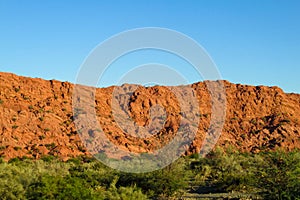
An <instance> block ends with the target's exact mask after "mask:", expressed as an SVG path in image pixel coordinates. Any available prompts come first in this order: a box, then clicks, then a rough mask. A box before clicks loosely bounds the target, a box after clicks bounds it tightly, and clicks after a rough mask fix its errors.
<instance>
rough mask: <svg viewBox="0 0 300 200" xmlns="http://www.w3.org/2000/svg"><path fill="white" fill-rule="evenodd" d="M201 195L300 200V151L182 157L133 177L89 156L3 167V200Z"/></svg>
mask: <svg viewBox="0 0 300 200" xmlns="http://www.w3.org/2000/svg"><path fill="white" fill-rule="evenodd" d="M190 188H193V189H191V191H190V192H195V193H226V192H232V191H234V192H239V193H252V194H257V195H259V196H260V197H261V198H264V199H300V191H299V188H300V151H299V150H298V151H293V152H282V151H276V152H264V153H258V154H250V153H239V152H235V151H230V150H227V151H226V152H224V151H222V150H216V151H214V152H212V153H210V154H209V155H207V157H206V158H200V157H199V156H198V155H192V156H189V157H182V158H180V159H178V160H177V161H176V162H175V163H173V164H171V165H170V166H168V167H166V168H164V169H162V170H158V171H154V172H151V173H141V174H130V173H123V172H120V171H117V170H113V169H111V168H108V167H106V166H105V165H103V164H102V163H101V162H99V161H97V160H95V159H92V158H87V157H78V158H73V159H70V160H69V161H67V162H63V161H60V160H59V159H57V158H55V157H51V156H49V157H44V158H43V159H40V160H30V159H26V158H23V159H12V160H10V161H9V162H1V163H0V195H1V199H124V200H126V199H168V198H171V197H173V198H179V197H180V196H182V195H184V193H186V192H187V191H188V190H189V189H190Z"/></svg>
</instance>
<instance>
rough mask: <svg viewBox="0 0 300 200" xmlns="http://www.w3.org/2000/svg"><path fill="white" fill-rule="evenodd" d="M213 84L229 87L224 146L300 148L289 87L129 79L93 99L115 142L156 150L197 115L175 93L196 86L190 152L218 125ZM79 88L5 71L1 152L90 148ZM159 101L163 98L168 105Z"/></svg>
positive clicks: (298, 107)
mask: <svg viewBox="0 0 300 200" xmlns="http://www.w3.org/2000/svg"><path fill="white" fill-rule="evenodd" d="M209 84H212V85H222V86H224V91H225V93H224V94H220V96H219V97H218V101H220V102H223V105H226V107H225V110H224V114H226V115H224V116H226V117H225V119H224V125H223V126H220V127H221V129H220V130H222V134H221V135H220V138H217V137H216V138H215V139H218V140H217V145H216V146H220V147H229V146H232V147H235V148H237V149H239V150H241V151H247V152H254V153H255V152H259V151H270V150H274V149H276V148H281V149H284V150H286V151H291V150H293V149H296V148H297V149H299V147H300V122H299V120H300V95H299V94H286V93H284V92H283V91H282V90H281V89H280V88H278V87H266V86H248V85H241V84H232V83H230V82H228V81H205V82H199V83H194V84H192V85H188V86H174V87H165V86H153V87H143V86H140V85H130V84H125V85H122V86H111V87H108V88H97V89H96V88H94V91H95V93H94V94H93V95H94V96H95V99H93V98H92V97H93V96H91V99H92V102H93V104H90V105H86V106H87V107H89V108H92V110H95V114H96V115H95V116H96V119H97V121H98V123H99V124H100V125H101V128H102V129H103V131H104V133H105V136H106V137H107V138H108V139H109V140H110V141H111V142H112V143H113V144H115V145H117V146H119V147H120V148H121V149H123V150H125V151H129V152H152V151H155V150H156V149H159V148H161V147H163V146H164V145H165V144H167V143H168V142H170V141H172V139H173V138H174V137H175V135H176V132H177V131H179V129H180V128H182V127H183V126H184V124H185V123H188V122H189V121H188V120H189V117H188V116H186V113H183V111H182V110H188V109H189V108H186V107H184V106H183V105H181V103H180V102H179V100H178V99H177V97H178V96H176V95H174V93H172V91H173V90H174V91H178V90H180V89H182V88H184V87H188V88H190V89H192V90H191V91H192V95H193V97H195V99H196V100H197V101H196V104H195V103H194V104H190V106H191V113H188V114H193V116H194V117H195V116H197V117H198V121H199V123H196V124H195V123H193V124H192V125H193V126H194V127H196V135H195V138H194V139H193V141H192V143H191V145H189V144H186V145H185V146H184V148H185V149H186V151H187V152H186V153H187V154H189V153H196V152H199V151H200V150H201V147H202V144H203V141H204V139H205V137H207V132H209V131H214V130H215V131H216V130H217V129H218V127H217V126H215V124H211V121H212V119H213V117H214V115H212V111H211V110H213V109H212V107H213V105H214V103H212V99H213V98H214V97H213V95H212V93H211V91H210V89H209V87H208V85H209ZM73 88H74V85H73V84H71V83H68V82H60V81H55V80H42V79H38V78H27V77H21V76H17V75H14V74H10V73H0V154H1V156H2V157H3V158H4V159H5V160H8V159H11V158H15V157H23V156H27V157H34V158H40V157H42V156H43V155H56V156H58V157H60V158H62V159H64V160H66V159H68V158H70V157H74V156H78V155H84V154H89V153H88V151H87V149H86V148H85V146H84V145H83V143H82V142H81V139H80V134H79V133H81V131H82V130H79V129H78V128H76V127H75V124H74V122H76V119H78V115H87V114H86V113H85V112H84V111H81V110H80V109H79V108H75V109H74V112H73V108H72V98H73ZM87 88H88V87H87ZM90 89H91V88H90ZM133 89H134V91H133ZM177 89H178V90H177ZM131 90H132V91H133V92H126V91H131ZM116 91H119V92H118V93H117V94H118V95H116V96H117V98H116V99H112V94H116ZM120 91H121V92H120ZM124 91H125V92H124ZM183 99H184V98H183ZM112 100H114V101H118V102H119V103H120V105H121V107H122V109H123V111H124V113H125V114H127V115H124V116H127V117H129V118H131V121H126V120H125V122H124V123H125V124H126V122H128V123H129V124H135V127H134V128H133V127H131V126H128V128H125V129H124V127H123V129H122V128H121V127H120V123H122V122H121V121H122V119H123V117H124V116H123V117H122V115H123V114H124V113H118V109H116V110H114V109H112V107H116V106H112V102H114V101H112ZM191 102H192V101H191ZM155 105H160V108H159V107H155ZM117 108H119V107H118V106H117ZM162 108H163V109H162ZM192 108H193V109H192ZM155 109H156V111H157V113H159V116H156V117H155V116H154V118H151V117H150V116H151V115H153V113H154V115H156V114H157V113H156V111H155ZM163 110H165V112H163ZM218 112H219V111H218V110H216V112H215V113H217V114H220V113H218ZM79 118H80V117H79ZM124 119H125V118H124ZM120 120H121V121H120ZM221 124H222V123H221ZM79 125H80V123H79ZM160 126H161V128H159V127H160ZM143 127H144V128H147V130H150V132H151V134H152V135H151V134H150V135H148V136H147V138H140V137H136V136H137V135H135V134H136V133H139V132H138V131H136V129H135V128H137V129H139V128H140V129H142V128H143ZM220 127H219V128H220ZM98 132H99V130H97V129H90V130H89V131H87V134H88V135H89V136H90V137H92V138H95V139H94V140H91V141H90V142H91V143H92V142H93V143H95V144H97V143H101V140H102V139H101V137H97V134H98ZM85 136H86V134H84V135H83V138H82V139H84V140H85V141H86V140H87V139H89V138H85ZM208 139H209V138H208Z"/></svg>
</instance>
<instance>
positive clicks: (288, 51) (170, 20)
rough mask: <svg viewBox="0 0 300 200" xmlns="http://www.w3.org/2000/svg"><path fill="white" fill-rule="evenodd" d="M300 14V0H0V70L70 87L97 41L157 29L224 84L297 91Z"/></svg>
mask: <svg viewBox="0 0 300 200" xmlns="http://www.w3.org/2000/svg"><path fill="white" fill-rule="evenodd" d="M299 10H300V1H299V0H294V1H293V0H220V1H216V0H206V1H203V0H194V1H190V0H184V1H183V0H182V1H179V0H163V1H161V0H151V1H149V0H147V1H146V0H136V1H133V0H132V1H113V0H110V1H108V0H107V1H105V0H99V1H98V0H94V1H92V0H87V1H84V0H81V1H79V0H63V1H61V0H48V1H40V0H26V1H21V0H18V1H17V0H0V71H4V72H12V73H16V74H18V75H24V76H30V77H40V78H45V79H57V80H62V81H70V82H74V81H75V79H76V75H77V72H78V70H79V67H80V65H81V64H82V63H83V61H84V59H85V58H86V57H87V56H88V55H89V53H90V52H91V51H92V50H93V49H94V48H95V47H96V46H97V45H98V44H99V43H101V42H103V41H104V40H106V39H107V38H109V37H111V36H113V35H115V34H117V33H119V32H122V31H126V30H129V29H133V28H141V27H162V28H169V29H173V30H176V31H179V32H182V33H184V34H186V35H188V36H189V37H191V38H193V39H194V40H196V41H197V42H198V43H199V44H201V45H202V46H203V47H204V48H205V49H206V51H207V52H208V53H209V54H210V56H211V57H212V58H213V60H214V62H215V63H216V65H217V67H218V69H219V71H220V73H221V76H222V79H226V80H229V81H231V82H234V83H243V84H251V85H268V86H272V85H277V86H279V87H281V88H283V89H284V91H286V92H297V93H300V77H299V75H300V12H299ZM156 53H157V52H156ZM145 55H148V56H149V57H148V58H147V59H148V60H147V59H145V60H147V61H151V59H150V58H151V56H152V57H153V55H155V52H154V53H153V52H151V51H150V52H147V53H146V54H145ZM145 55H142V56H145ZM140 56H141V55H140ZM137 58H139V56H138V57H137ZM145 60H144V61H145ZM120 61H121V60H120ZM124 62H126V59H125V60H124ZM178 63H180V61H178ZM127 64H128V63H127ZM137 64H141V63H137ZM121 65H126V63H120V66H121ZM182 67H183V66H182ZM119 71H120V70H118V66H117V67H116V69H115V71H114V72H113V73H117V72H119ZM113 73H112V74H113ZM191 74H192V73H191ZM190 80H193V79H192V78H191V79H190ZM193 81H194V80H193ZM195 81H197V80H195ZM110 84H113V83H110V81H109V77H108V79H107V80H106V82H105V84H104V85H103V86H106V85H110Z"/></svg>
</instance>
